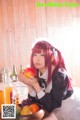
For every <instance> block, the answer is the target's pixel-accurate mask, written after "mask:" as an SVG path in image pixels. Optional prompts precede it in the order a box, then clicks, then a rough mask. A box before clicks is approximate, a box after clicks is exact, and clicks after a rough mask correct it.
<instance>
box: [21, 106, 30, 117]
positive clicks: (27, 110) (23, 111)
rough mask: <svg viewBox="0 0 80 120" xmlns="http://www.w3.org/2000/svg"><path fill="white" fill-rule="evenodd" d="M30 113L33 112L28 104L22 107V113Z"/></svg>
mask: <svg viewBox="0 0 80 120" xmlns="http://www.w3.org/2000/svg"><path fill="white" fill-rule="evenodd" d="M30 113H31V111H30V109H29V106H28V105H25V106H24V107H23V108H22V110H21V112H20V115H30Z"/></svg>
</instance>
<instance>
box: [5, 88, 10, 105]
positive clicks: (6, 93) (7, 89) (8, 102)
mask: <svg viewBox="0 0 80 120" xmlns="http://www.w3.org/2000/svg"><path fill="white" fill-rule="evenodd" d="M4 103H5V104H11V103H12V87H11V86H6V87H5V88H4Z"/></svg>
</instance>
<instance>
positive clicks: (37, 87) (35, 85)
mask: <svg viewBox="0 0 80 120" xmlns="http://www.w3.org/2000/svg"><path fill="white" fill-rule="evenodd" d="M18 79H19V81H21V82H23V83H24V84H26V85H28V86H31V87H33V88H34V89H35V90H36V92H40V90H41V87H40V85H39V83H38V81H37V79H36V78H34V77H32V76H31V77H30V78H27V77H25V76H24V75H23V74H21V73H20V74H19V75H18Z"/></svg>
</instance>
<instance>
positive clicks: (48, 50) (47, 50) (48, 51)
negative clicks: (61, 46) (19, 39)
mask: <svg viewBox="0 0 80 120" xmlns="http://www.w3.org/2000/svg"><path fill="white" fill-rule="evenodd" d="M41 50H43V52H44V54H45V66H47V68H48V78H47V82H50V81H51V76H52V75H51V65H55V69H54V71H53V74H54V73H55V71H56V69H58V68H59V67H63V68H65V63H64V59H63V57H62V55H61V52H60V51H59V50H58V49H56V48H55V47H53V46H52V45H51V44H50V43H48V42H46V41H39V42H37V43H36V44H35V45H34V47H33V49H32V54H31V67H32V68H34V69H35V70H36V71H37V73H38V69H36V68H35V66H34V64H33V55H34V53H40V52H41ZM52 57H54V60H53V59H52ZM65 69H66V68H65Z"/></svg>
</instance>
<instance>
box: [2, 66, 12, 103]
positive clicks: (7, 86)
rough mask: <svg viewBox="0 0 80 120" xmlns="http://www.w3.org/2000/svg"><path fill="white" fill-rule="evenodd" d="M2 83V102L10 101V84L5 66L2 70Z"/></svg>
mask: <svg viewBox="0 0 80 120" xmlns="http://www.w3.org/2000/svg"><path fill="white" fill-rule="evenodd" d="M2 84H3V93H4V104H11V103H12V84H11V81H10V78H9V76H8V71H7V69H6V68H3V70H2Z"/></svg>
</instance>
